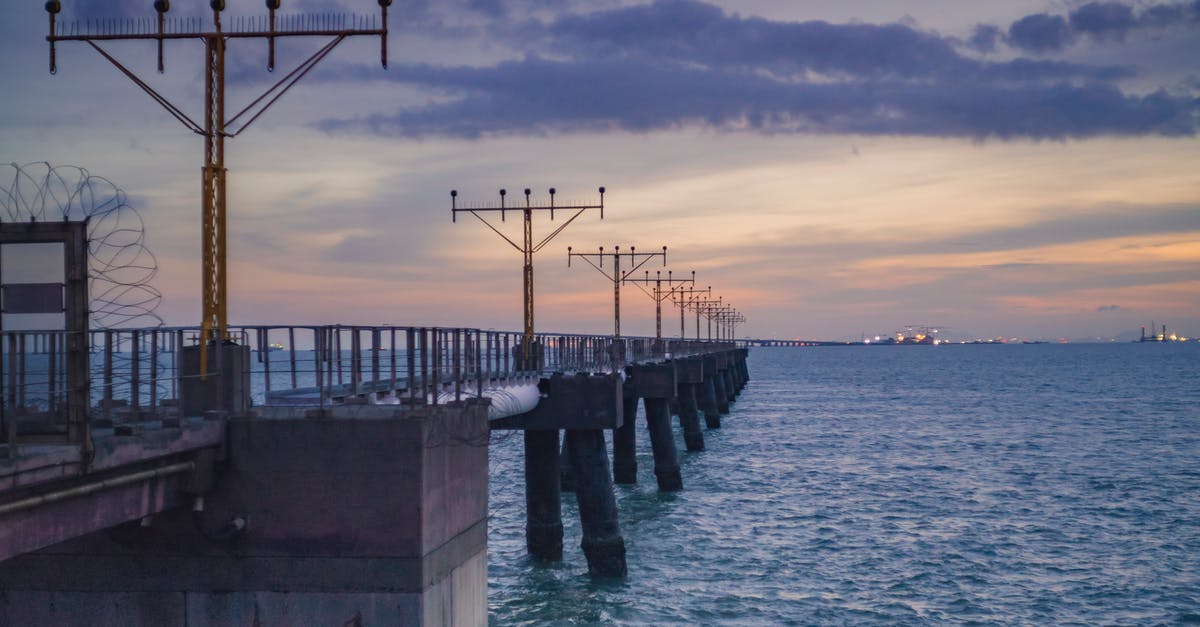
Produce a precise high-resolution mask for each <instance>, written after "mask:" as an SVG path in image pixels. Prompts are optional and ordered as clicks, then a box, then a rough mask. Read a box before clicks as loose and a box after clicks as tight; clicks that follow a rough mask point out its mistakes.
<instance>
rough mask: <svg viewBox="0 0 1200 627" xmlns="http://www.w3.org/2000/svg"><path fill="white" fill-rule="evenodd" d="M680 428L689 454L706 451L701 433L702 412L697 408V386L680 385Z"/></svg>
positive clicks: (691, 384)
mask: <svg viewBox="0 0 1200 627" xmlns="http://www.w3.org/2000/svg"><path fill="white" fill-rule="evenodd" d="M678 396H679V428H680V430H681V431H683V443H684V444H685V445H686V446H687V450H688V451H689V452H694V451H703V450H704V433H703V432H702V431H700V411H699V408H698V407H697V406H696V384H694V383H680V384H679V394H678Z"/></svg>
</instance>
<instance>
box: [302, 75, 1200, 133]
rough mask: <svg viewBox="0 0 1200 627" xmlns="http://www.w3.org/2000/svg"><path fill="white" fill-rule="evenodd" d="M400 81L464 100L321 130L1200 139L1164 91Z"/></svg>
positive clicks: (587, 78)
mask: <svg viewBox="0 0 1200 627" xmlns="http://www.w3.org/2000/svg"><path fill="white" fill-rule="evenodd" d="M341 74H342V75H343V76H344V75H345V73H344V72H341ZM388 76H389V78H391V79H392V80H396V81H399V82H403V83H409V84H414V85H419V86H422V87H427V88H430V89H433V90H436V91H441V92H445V93H448V94H455V95H456V97H454V98H452V99H451V100H449V101H447V102H445V103H439V104H436V105H431V106H428V107H425V108H421V109H410V110H404V111H400V112H398V113H394V114H387V115H384V114H378V115H374V116H369V117H366V118H356V119H339V120H326V121H324V122H322V123H321V124H320V126H321V128H323V129H324V130H326V131H330V132H334V131H343V130H360V131H363V130H365V131H368V132H370V133H375V134H382V135H396V136H411V137H420V136H428V135H448V136H456V137H466V138H476V137H481V136H485V135H513V134H544V133H558V132H571V131H587V130H598V131H603V130H622V131H631V132H647V131H655V130H662V129H671V128H678V127H683V126H698V127H707V128H713V129H718V130H749V131H755V132H761V133H795V132H805V133H862V134H872V135H878V134H886V135H926V136H946V137H951V136H954V137H972V138H976V139H987V138H991V137H997V138H1005V139H1008V138H1018V137H1028V138H1039V139H1063V138H1070V137H1089V136H1095V135H1144V134H1156V135H1168V136H1180V135H1192V134H1194V133H1195V132H1196V127H1197V119H1196V117H1197V116H1196V112H1197V110H1198V108H1200V107H1198V105H1197V103H1196V101H1195V100H1194V99H1192V98H1187V97H1181V96H1174V95H1171V94H1168V93H1166V92H1161V91H1160V92H1155V93H1152V94H1149V95H1146V96H1137V95H1126V94H1123V93H1122V92H1121V91H1120V90H1119V89H1117V88H1116V87H1114V86H1112V85H1109V84H1105V83H1100V82H1089V83H1085V84H1083V85H1075V84H1072V83H1069V82H1052V83H1046V82H1032V83H1025V84H1021V83H1018V84H1008V83H1005V82H1002V81H995V82H989V81H984V80H972V81H955V82H951V83H947V84H938V83H929V82H915V81H902V80H875V81H862V80H860V81H851V82H799V81H790V80H778V79H775V78H772V77H769V76H764V75H762V74H759V73H753V72H738V71H732V70H720V69H705V68H696V67H686V66H682V65H677V64H658V65H654V64H648V63H645V62H642V61H638V60H632V59H629V60H625V59H621V60H615V59H609V60H601V61H588V62H573V61H550V60H546V59H539V58H530V59H525V60H522V61H512V62H506V63H501V64H499V65H496V66H493V67H485V68H474V67H455V68H444V67H435V66H429V65H418V66H411V65H410V66H399V67H395V68H394V69H393V70H391V71H390V72H389V73H388Z"/></svg>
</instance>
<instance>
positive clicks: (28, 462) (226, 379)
mask: <svg viewBox="0 0 1200 627" xmlns="http://www.w3.org/2000/svg"><path fill="white" fill-rule="evenodd" d="M196 336H197V329H192V328H153V329H137V330H133V329H119V330H118V329H109V330H98V331H92V332H90V333H89V337H88V341H87V342H86V344H85V345H86V346H89V347H91V348H90V350H89V352H88V356H87V363H88V377H87V381H86V382H85V385H86V392H85V393H83V394H80V390H78V389H77V388H75V387H74V386H73V385H72V384H69V383H68V381H69V380H70V378H69V377H68V371H69V368H67V364H68V363H70V362H71V358H72V355H71V350H72V348H73V347H75V346H78V345H80V343H79V342H72V341H71V340H72V338H69V337H66V334H65V333H62V332H12V331H6V332H4V333H3V334H2V335H0V363H2V364H3V373H2V376H0V382H2V383H3V391H2V393H0V400H2V401H3V402H2V403H0V412H2V413H0V422H2V426H3V428H2V429H0V588H3V589H6V590H9V591H10V595H9V597H8V600H7V601H6V602H5V603H7V604H8V605H5V603H0V618H3V619H6V620H21V621H25V620H41V621H45V620H51V621H53V620H59V619H64V618H70V617H71V616H72V615H73V614H71V613H70V611H68V610H69V609H70V608H76V609H77V610H78V611H79V612H84V613H87V612H93V611H95V609H96V606H95V603H97V602H101V601H103V603H108V604H110V605H111V603H117V606H119V605H120V602H119V601H120V599H126V600H128V599H127V596H128V595H130V594H134V593H135V592H136V591H139V590H141V591H142V592H147V591H153V590H159V589H165V590H167V591H170V594H168V596H167V597H162V598H158V597H155V598H158V601H155V602H156V603H159V602H161V603H168V605H170V604H178V603H184V605H185V606H186V605H187V603H193V602H203V603H205V604H212V603H218V604H219V605H220V606H221V609H220V611H217V612H216V613H214V614H212V616H214V617H217V618H214V619H212V620H213V622H212V624H219V623H220V622H222V621H223V620H224V619H229V620H231V621H235V622H236V621H237V620H240V618H241V617H243V616H244V615H245V613H246V612H249V611H251V610H253V611H254V612H258V611H259V609H260V606H261V605H262V603H263V602H264V599H267V598H271V599H274V598H275V597H270V596H269V593H271V591H275V592H279V591H281V590H282V591H292V592H295V593H305V594H307V595H308V596H303V595H301V596H294V597H288V600H287V601H286V602H283V601H279V600H278V599H275V600H276V601H279V602H280V603H283V605H281V606H279V607H278V608H276V610H277V611H278V612H282V613H283V614H281V615H286V614H287V613H288V612H294V611H312V612H316V615H329V616H339V617H340V616H345V615H347V614H346V612H348V611H349V607H350V606H346V607H342V606H340V605H337V604H336V603H335V604H334V606H335V607H334V609H333V610H330V611H328V612H327V611H326V610H323V609H320V608H322V607H325V606H326V605H327V604H329V603H331V599H332V598H334V597H330V596H329V595H331V594H334V595H336V594H347V593H353V594H367V592H369V591H371V590H375V591H376V592H379V591H380V590H379V587H380V586H383V592H386V595H400V597H394V598H393V597H392V596H387V598H386V599H383V600H381V599H380V598H377V597H378V595H377V594H376V595H375V596H371V594H375V593H371V594H367V596H366V597H363V598H361V599H359V600H358V601H355V602H354V603H351V605H352V606H354V607H360V606H361V607H372V608H376V609H379V608H381V607H385V606H386V607H392V606H393V605H395V603H399V601H397V599H398V598H401V597H403V598H405V599H416V601H414V602H412V603H408V604H407V605H405V604H404V603H401V604H400V606H403V607H408V608H409V609H408V610H405V611H417V612H418V613H419V614H420V616H421V618H420V619H419V620H416V621H415V622H443V621H441V620H438V617H440V618H441V619H445V618H446V617H447V616H459V617H461V616H471V617H475V615H476V614H478V613H479V611H480V609H479V602H478V598H477V597H476V596H473V595H475V594H476V593H474V592H471V590H473V589H474V588H475V587H478V586H479V582H480V578H481V577H482V581H483V590H484V592H482V593H481V594H484V595H485V594H486V517H487V440H488V436H487V434H488V431H491V430H500V429H508V430H521V431H523V432H524V437H525V451H526V493H527V505H528V512H527V516H528V520H527V538H528V546H529V551H530V554H531V555H532V556H534V557H535V558H539V559H549V560H554V559H561V557H562V535H563V534H562V518H561V505H560V504H561V492H562V491H568V490H570V491H574V492H575V493H576V496H577V498H578V499H579V501H580V523H581V524H582V526H583V540H584V542H583V549H584V552H585V553H586V554H587V557H588V563H589V569H590V570H591V571H592V572H593V574H596V575H599V576H621V575H624V573H625V571H626V565H625V552H624V542H623V539H622V538H621V536H620V532H619V526H618V523H617V520H616V507H615V502H614V500H613V490H612V486H613V483H614V481H615V482H617V483H629V482H633V481H636V474H637V473H636V467H637V466H636V460H635V459H634V454H633V451H634V444H635V437H636V436H635V435H634V428H633V421H632V418H633V416H635V415H636V413H637V407H638V403H639V402H644V404H645V415H646V427H647V430H648V433H649V437H650V440H651V444H652V448H653V451H654V464H655V468H654V471H655V476H656V478H657V481H658V484H659V489H660V490H664V491H671V490H678V489H682V487H683V483H682V477H681V476H680V470H679V461H678V453H677V452H676V450H675V440H674V436H673V434H672V425H671V417H672V415H677V416H678V417H679V429H680V430H681V431H682V432H683V438H684V441H685V443H686V445H687V449H688V450H689V451H699V450H703V448H704V443H703V433H702V431H701V427H700V425H701V418H703V422H704V424H705V425H707V426H708V427H709V428H717V427H719V426H720V422H721V414H722V413H728V411H729V403H730V402H732V400H733V399H734V398H736V395H737V392H738V391H740V389H741V388H742V386H744V385H745V382H746V381H747V380H748V379H749V375H748V371H747V370H746V367H745V356H746V349H744V348H739V347H738V346H736V345H735V344H734V343H732V342H711V341H680V340H655V339H653V338H618V339H614V338H612V337H611V336H601V335H578V334H538V335H537V336H536V337H535V338H534V340H533V342H532V343H531V344H530V345H529V346H528V348H527V347H526V346H525V345H524V341H523V336H522V334H520V333H512V332H501V331H494V330H481V329H464V328H432V327H390V326H337V325H335V326H321V325H316V326H242V327H237V328H236V329H234V331H233V334H232V338H231V341H230V342H228V343H226V344H224V345H222V346H215V345H210V346H208V347H205V349H206V350H207V352H208V355H207V360H206V361H207V368H208V372H206V373H204V375H203V376H201V373H200V362H201V359H200V357H201V355H200V351H201V347H199V346H195V345H194V339H193V338H194V337H196ZM189 344H191V345H189ZM75 357H76V358H77V357H78V355H75ZM80 398H86V399H87V403H86V406H83V407H80V406H79V404H80V403H79V402H78V400H74V401H73V399H80ZM603 430H611V431H612V433H613V436H612V438H611V439H612V458H611V459H612V465H611V470H610V466H609V453H608V450H607V445H606V443H605V438H604V435H603ZM560 435H561V438H560ZM339 507H340V509H339ZM97 533H99V534H100V535H99V536H97V535H96V534H97ZM381 555H383V556H392V557H389V558H387V559H384V558H381V557H380V556H381ZM147 560H149V561H150V562H153V563H155V564H158V565H159V566H163V565H166V566H169V568H168V571H169V574H164V575H162V576H156V577H154V578H152V579H146V577H147V575H145V574H139V569H140V568H144V567H145V566H146V564H147V563H150V562H147ZM347 560H349V561H347ZM363 560H367V561H363ZM372 560H373V561H372ZM351 564H357V566H352V565H351ZM360 567H362V568H366V571H364V572H362V573H360V572H358V571H357V570H355V569H356V568H360ZM297 569H298V570H297ZM329 569H333V570H332V571H330V570H329ZM185 573H186V574H185ZM239 573H240V574H239ZM452 575H453V576H452ZM456 577H457V579H456ZM381 578H382V579H381ZM380 581H385V582H390V583H384V584H381V583H380ZM439 582H440V583H439ZM463 582H468V583H463ZM472 582H473V583H472ZM60 589H69V590H76V591H79V592H78V593H77V594H75V596H73V597H71V598H72V601H71V602H70V603H63V602H62V599H61V593H60V592H57V591H59V590H60ZM225 589H232V590H242V591H243V592H244V594H243V596H241V597H238V598H239V599H240V600H239V601H236V602H234V601H228V599H225V600H222V599H224V597H219V596H214V594H215V593H214V592H213V591H217V590H225ZM20 590H24V591H25V592H26V593H27V594H26V595H25V596H22V595H16V596H14V594H15V592H16V591H20ZM364 591H367V592H364ZM163 594H167V592H164V593H163ZM47 595H49V596H47ZM55 595H59V596H55ZM122 595H125V596H122ZM172 595H174V596H172ZM264 595H267V596H266V597H264ZM386 595H385V596H386ZM404 595H408V596H404ZM438 595H441V596H440V597H439V596H438ZM135 596H136V595H135ZM51 597H53V598H57V599H59V601H58V602H57V603H58V605H55V603H56V602H54V601H52V599H51ZM138 598H141V597H138ZM337 598H341V597H337ZM436 598H442V599H443V601H445V599H447V598H456V599H459V600H457V601H454V602H453V603H450V605H446V604H445V603H443V604H442V606H441V608H442V609H440V610H436V611H435V610H434V609H431V608H434V606H435V605H436V603H435V602H434V599H436ZM483 598H484V599H486V597H485V596H484V597H483ZM179 599H184V600H185V601H186V603H185V601H180V600H179ZM387 599H390V600H387ZM197 600H200V601H197ZM227 601H228V602H227ZM138 603H141V601H138ZM459 604H465V605H463V607H459ZM135 605H137V604H136V603H135ZM117 606H112V607H117ZM54 607H57V609H53V608H54ZM106 607H108V606H106ZM414 607H415V608H417V609H416V610H413V609H412V608H414ZM48 608H50V609H48ZM456 608H457V609H456ZM464 608H466V609H464ZM194 609H195V608H192V609H188V607H183V609H180V608H178V607H174V605H172V608H171V609H164V610H162V613H160V614H157V616H159V617H160V618H162V619H163V620H164V621H165V622H167V623H177V622H180V619H179V618H178V617H179V616H182V615H186V616H187V617H188V618H187V621H192V620H193V619H194V617H195V615H196V614H195V612H194ZM142 610H145V608H144V607H142ZM142 610H139V611H142ZM113 611H114V612H116V613H115V614H113V620H114V621H121V620H124V618H126V617H127V616H126V615H125V614H121V612H120V611H118V609H113ZM156 611H157V610H156ZM356 611H357V610H356ZM372 611H374V610H372ZM380 611H382V610H380ZM388 611H391V610H388ZM482 611H483V612H484V614H483V616H484V619H485V620H486V603H484V605H483V610H482ZM47 612H49V613H47ZM55 612H59V613H57V614H56V613H55ZM64 612H65V613H64ZM179 612H182V613H183V614H179ZM429 612H433V614H430V613H429ZM456 612H457V613H456ZM464 613H465V614H464ZM151 615H155V614H154V613H153V612H151ZM351 615H352V614H351ZM385 615H386V612H385ZM381 616H383V615H381ZM426 619H429V620H426ZM456 620H457V619H456ZM0 622H3V621H0ZM400 622H409V621H407V620H401V621H400ZM466 622H477V621H476V620H474V619H473V618H472V619H470V620H467V621H466ZM188 624H192V623H191V622H188Z"/></svg>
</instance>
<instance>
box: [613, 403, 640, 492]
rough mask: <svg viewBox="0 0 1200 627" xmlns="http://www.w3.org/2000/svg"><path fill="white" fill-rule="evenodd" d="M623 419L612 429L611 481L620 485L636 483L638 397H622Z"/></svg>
mask: <svg viewBox="0 0 1200 627" xmlns="http://www.w3.org/2000/svg"><path fill="white" fill-rule="evenodd" d="M623 402H624V407H623V410H624V416H625V421H624V423H623V424H622V425H621V426H620V427H617V428H616V429H613V469H612V470H613V482H614V483H619V484H621V485H633V484H635V483H637V432H636V431H635V430H634V429H635V428H636V427H635V426H634V422H635V420H634V418H635V417H636V416H637V407H638V397H637V396H635V395H633V394H626V395H625V397H624V401H623Z"/></svg>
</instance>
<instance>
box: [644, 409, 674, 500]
mask: <svg viewBox="0 0 1200 627" xmlns="http://www.w3.org/2000/svg"><path fill="white" fill-rule="evenodd" d="M644 402H645V404H646V426H647V429H648V430H649V432H650V447H651V449H653V451H654V476H655V477H656V478H657V479H658V489H659V491H661V492H675V491H678V490H682V489H683V477H682V476H681V475H680V472H679V454H678V453H677V452H676V450H675V434H674V433H672V432H671V412H670V409H669V408H668V406H667V399H665V398H646V399H644Z"/></svg>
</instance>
